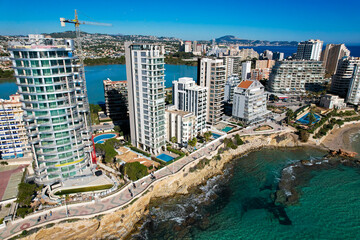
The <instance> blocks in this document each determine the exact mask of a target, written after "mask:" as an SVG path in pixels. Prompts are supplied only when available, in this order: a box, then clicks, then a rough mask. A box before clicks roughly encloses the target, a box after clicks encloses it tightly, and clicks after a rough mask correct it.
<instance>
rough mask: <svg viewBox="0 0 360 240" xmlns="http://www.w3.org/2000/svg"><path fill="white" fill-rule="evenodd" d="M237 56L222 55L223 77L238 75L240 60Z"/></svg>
mask: <svg viewBox="0 0 360 240" xmlns="http://www.w3.org/2000/svg"><path fill="white" fill-rule="evenodd" d="M241 59H242V58H241V57H239V56H225V57H223V60H224V65H225V66H226V75H225V79H228V78H229V77H230V76H233V75H239V74H240V73H241V67H242V66H241V61H242V60H241Z"/></svg>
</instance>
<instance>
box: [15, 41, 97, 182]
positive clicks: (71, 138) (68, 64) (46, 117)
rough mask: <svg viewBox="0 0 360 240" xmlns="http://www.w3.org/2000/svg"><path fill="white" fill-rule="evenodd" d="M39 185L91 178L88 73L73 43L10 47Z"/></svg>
mask: <svg viewBox="0 0 360 240" xmlns="http://www.w3.org/2000/svg"><path fill="white" fill-rule="evenodd" d="M9 50H10V53H11V60H12V62H13V66H14V70H15V77H16V83H17V85H18V90H19V94H20V95H21V101H22V103H23V105H22V107H23V110H24V121H25V122H26V129H27V135H28V138H29V143H30V145H31V148H32V152H33V155H34V160H35V174H36V178H35V181H36V182H37V183H41V184H51V183H54V182H58V181H64V180H66V179H69V178H72V177H76V176H77V177H78V176H82V175H87V174H92V172H91V171H90V167H91V153H92V151H93V145H92V141H91V138H92V130H91V123H90V117H89V104H88V99H87V92H86V84H85V74H84V71H83V66H82V65H81V64H80V63H79V61H78V57H76V56H75V55H74V50H75V48H74V42H73V40H65V41H55V39H47V38H36V39H33V38H29V41H27V42H26V41H25V42H20V43H10V44H9Z"/></svg>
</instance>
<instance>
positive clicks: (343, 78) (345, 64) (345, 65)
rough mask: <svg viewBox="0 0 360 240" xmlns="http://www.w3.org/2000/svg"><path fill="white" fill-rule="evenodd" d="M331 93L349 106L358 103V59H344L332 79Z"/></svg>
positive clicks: (359, 99) (359, 92)
mask: <svg viewBox="0 0 360 240" xmlns="http://www.w3.org/2000/svg"><path fill="white" fill-rule="evenodd" d="M331 92H333V93H334V94H336V95H338V96H340V97H342V98H345V101H346V102H347V103H350V104H354V105H359V103H360V58H359V57H344V58H343V59H342V60H340V62H339V66H338V68H337V71H336V74H335V75H334V76H333V78H332V82H331Z"/></svg>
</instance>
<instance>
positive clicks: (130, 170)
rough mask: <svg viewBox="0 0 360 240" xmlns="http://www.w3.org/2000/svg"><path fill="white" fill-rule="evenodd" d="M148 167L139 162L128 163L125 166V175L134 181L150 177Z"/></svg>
mask: <svg viewBox="0 0 360 240" xmlns="http://www.w3.org/2000/svg"><path fill="white" fill-rule="evenodd" d="M147 170H148V169H147V167H146V166H144V165H142V164H141V163H139V162H131V163H126V164H125V166H124V175H125V174H126V175H127V176H128V177H129V178H130V179H131V180H132V181H136V180H138V179H140V178H142V177H144V176H146V175H148V171H147Z"/></svg>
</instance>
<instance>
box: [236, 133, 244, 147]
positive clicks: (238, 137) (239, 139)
mask: <svg viewBox="0 0 360 240" xmlns="http://www.w3.org/2000/svg"><path fill="white" fill-rule="evenodd" d="M235 140H236V144H237V145H238V146H240V145H243V144H244V141H243V140H242V139H241V138H240V135H239V134H236V135H235Z"/></svg>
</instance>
